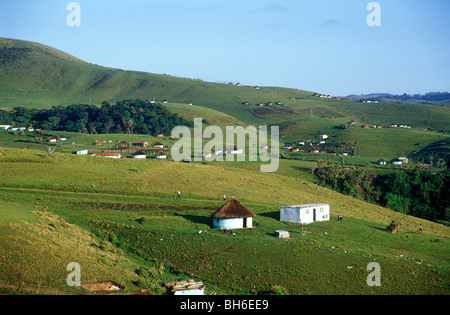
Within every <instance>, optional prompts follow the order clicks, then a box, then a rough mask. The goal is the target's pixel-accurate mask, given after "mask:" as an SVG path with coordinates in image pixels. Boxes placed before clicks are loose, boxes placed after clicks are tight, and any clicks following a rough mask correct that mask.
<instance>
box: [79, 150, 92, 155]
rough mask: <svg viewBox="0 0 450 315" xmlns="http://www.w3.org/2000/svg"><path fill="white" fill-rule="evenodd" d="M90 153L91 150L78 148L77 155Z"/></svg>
mask: <svg viewBox="0 0 450 315" xmlns="http://www.w3.org/2000/svg"><path fill="white" fill-rule="evenodd" d="M86 154H89V150H78V151H77V155H86Z"/></svg>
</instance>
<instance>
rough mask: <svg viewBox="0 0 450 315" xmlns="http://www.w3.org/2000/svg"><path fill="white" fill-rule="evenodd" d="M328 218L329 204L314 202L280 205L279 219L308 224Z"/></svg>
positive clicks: (327, 219)
mask: <svg viewBox="0 0 450 315" xmlns="http://www.w3.org/2000/svg"><path fill="white" fill-rule="evenodd" d="M329 220H330V205H329V204H328V203H314V204H303V205H292V206H282V207H280V221H283V222H294V223H301V224H309V223H313V222H318V221H329Z"/></svg>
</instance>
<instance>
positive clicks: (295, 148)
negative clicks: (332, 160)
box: [281, 135, 347, 155]
mask: <svg viewBox="0 0 450 315" xmlns="http://www.w3.org/2000/svg"><path fill="white" fill-rule="evenodd" d="M328 138H329V137H328V135H320V138H319V140H318V141H317V142H316V143H314V141H313V140H300V141H298V142H297V146H291V145H285V146H283V147H281V149H282V150H289V151H290V152H299V151H302V152H305V151H306V152H308V153H310V154H315V153H320V151H319V149H318V148H316V147H314V145H319V146H320V145H322V144H326V140H327V139H328ZM303 146H307V149H304V150H302V149H300V148H299V147H303ZM330 153H336V152H334V151H333V152H330ZM341 154H343V155H347V153H346V152H342V153H341Z"/></svg>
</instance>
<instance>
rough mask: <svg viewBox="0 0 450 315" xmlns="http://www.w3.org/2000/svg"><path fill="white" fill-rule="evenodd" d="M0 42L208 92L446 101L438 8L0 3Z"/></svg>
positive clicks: (416, 3) (247, 1) (149, 1)
mask: <svg viewBox="0 0 450 315" xmlns="http://www.w3.org/2000/svg"><path fill="white" fill-rule="evenodd" d="M71 2H76V3H77V4H78V5H79V10H78V9H73V7H70V8H69V10H68V5H69V4H70V3H71ZM371 2H376V3H377V4H378V5H379V6H378V8H379V10H378V9H376V10H375V9H373V7H370V8H369V10H368V5H369V4H370V3H371ZM369 15H370V21H379V22H380V23H379V26H377V25H375V26H369V24H370V23H368V21H367V20H368V16H369ZM374 16H375V17H376V18H374ZM68 17H69V20H70V21H72V22H69V23H68ZM78 18H79V19H78ZM378 18H379V19H378ZM76 21H79V22H80V25H79V26H77V25H74V26H70V24H73V22H76ZM0 37H6V38H14V39H22V40H28V41H33V42H39V43H41V44H45V45H48V46H51V47H54V48H57V49H59V50H62V51H65V52H67V53H69V54H71V55H73V56H75V57H77V58H80V59H83V60H85V61H87V62H90V63H93V64H98V65H101V66H106V67H112V68H118V69H124V70H136V71H143V72H151V73H157V74H169V75H173V76H178V77H187V78H192V79H202V80H205V81H210V82H234V83H237V82H239V83H241V84H247V85H258V86H281V87H289V88H296V89H301V90H308V91H314V92H319V93H324V94H330V95H333V96H345V95H349V94H367V93H392V94H403V93H408V94H415V93H420V94H424V93H427V92H437V91H440V92H444V91H450V71H449V70H450V1H448V0H379V1H371V0H78V1H70V0H1V1H0Z"/></svg>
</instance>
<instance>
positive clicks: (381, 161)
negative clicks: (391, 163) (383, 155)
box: [377, 159, 386, 165]
mask: <svg viewBox="0 0 450 315" xmlns="http://www.w3.org/2000/svg"><path fill="white" fill-rule="evenodd" d="M377 164H378V165H386V160H385V159H379V160H378V162H377Z"/></svg>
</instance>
